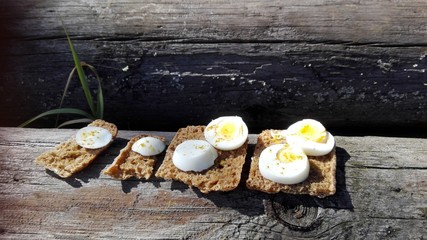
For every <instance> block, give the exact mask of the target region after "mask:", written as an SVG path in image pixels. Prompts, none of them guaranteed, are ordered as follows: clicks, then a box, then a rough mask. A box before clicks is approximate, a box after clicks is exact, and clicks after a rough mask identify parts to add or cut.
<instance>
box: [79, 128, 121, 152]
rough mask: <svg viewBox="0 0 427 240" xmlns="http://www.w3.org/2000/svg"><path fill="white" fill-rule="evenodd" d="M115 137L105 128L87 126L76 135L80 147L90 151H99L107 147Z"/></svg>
mask: <svg viewBox="0 0 427 240" xmlns="http://www.w3.org/2000/svg"><path fill="white" fill-rule="evenodd" d="M112 139H113V135H112V134H111V133H110V131H108V130H107V129H105V128H101V127H94V126H87V127H84V128H82V129H80V130H79V131H77V134H76V142H77V144H78V145H80V146H81V147H84V148H88V149H97V148H102V147H105V146H106V145H107V144H109V143H110V142H111V140H112Z"/></svg>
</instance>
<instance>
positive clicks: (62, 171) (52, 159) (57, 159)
mask: <svg viewBox="0 0 427 240" xmlns="http://www.w3.org/2000/svg"><path fill="white" fill-rule="evenodd" d="M89 126H95V127H102V128H105V129H107V130H108V131H109V132H110V133H111V134H112V136H113V139H112V140H111V142H110V143H109V144H108V145H107V146H105V147H103V148H98V149H86V148H83V147H80V146H79V145H78V144H77V142H76V140H75V137H74V136H73V137H71V138H70V139H68V140H67V141H65V142H63V143H60V144H59V145H57V146H56V147H55V149H53V150H49V151H47V152H44V153H42V154H41V155H40V156H39V157H37V158H36V163H37V164H39V165H42V166H44V167H45V168H47V169H49V170H51V171H53V172H55V173H56V174H58V175H59V176H60V177H62V178H67V177H70V176H72V175H73V174H74V173H76V172H78V171H81V170H82V169H84V168H85V167H87V166H88V165H89V164H90V163H91V162H92V161H93V160H95V158H96V157H97V156H98V155H99V154H100V153H101V152H103V151H104V150H105V149H107V148H108V147H109V145H110V144H111V143H112V142H113V140H114V138H115V137H116V136H117V133H118V129H117V127H116V125H114V124H112V123H108V122H106V121H104V120H100V119H98V120H95V121H93V122H92V123H90V124H89Z"/></svg>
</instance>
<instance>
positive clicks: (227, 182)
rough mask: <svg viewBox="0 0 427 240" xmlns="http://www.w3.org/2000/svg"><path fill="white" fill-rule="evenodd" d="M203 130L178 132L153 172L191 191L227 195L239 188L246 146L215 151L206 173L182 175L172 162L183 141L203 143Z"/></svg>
mask: <svg viewBox="0 0 427 240" xmlns="http://www.w3.org/2000/svg"><path fill="white" fill-rule="evenodd" d="M204 130H205V126H188V127H186V128H181V129H179V130H178V132H177V133H176V135H175V137H174V138H173V139H172V142H171V143H170V145H169V147H168V149H167V150H166V156H165V159H164V160H163V163H162V165H161V166H160V168H159V169H158V171H157V172H156V177H160V178H164V179H169V180H177V181H181V182H184V183H185V184H187V185H189V186H190V187H191V186H193V187H196V188H198V189H200V191H201V192H202V193H208V192H211V191H230V190H233V189H235V188H236V187H237V185H239V182H240V178H241V173H242V168H243V164H244V163H245V158H246V150H247V147H248V143H247V141H246V143H245V144H243V146H241V147H240V148H238V149H235V150H231V151H221V150H217V151H218V158H217V159H216V160H215V163H214V165H213V166H212V167H210V168H209V169H207V170H205V171H203V172H193V171H189V172H185V171H182V170H180V169H178V168H177V167H175V165H174V164H173V162H172V155H173V152H174V150H175V148H176V147H177V146H178V145H179V144H180V143H182V142H184V141H185V140H192V139H194V140H206V139H205V137H204V134H203V132H204Z"/></svg>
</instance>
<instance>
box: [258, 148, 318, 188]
mask: <svg viewBox="0 0 427 240" xmlns="http://www.w3.org/2000/svg"><path fill="white" fill-rule="evenodd" d="M259 171H260V173H261V175H262V176H263V177H264V178H266V179H269V180H271V181H273V182H277V183H281V184H296V183H300V182H303V181H304V180H305V179H307V177H308V174H309V172H310V164H309V162H308V158H307V155H306V154H305V153H304V152H303V150H302V149H301V148H299V147H297V146H291V145H288V144H275V145H272V146H269V147H267V148H266V149H264V150H263V151H262V152H261V154H260V157H259Z"/></svg>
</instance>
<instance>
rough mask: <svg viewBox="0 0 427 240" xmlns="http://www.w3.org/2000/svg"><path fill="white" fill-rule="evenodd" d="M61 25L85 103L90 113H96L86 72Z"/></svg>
mask: <svg viewBox="0 0 427 240" xmlns="http://www.w3.org/2000/svg"><path fill="white" fill-rule="evenodd" d="M62 27H63V28H64V32H65V35H66V36H67V40H68V45H69V46H70V50H71V54H72V55H73V59H74V63H75V65H76V69H77V74H78V76H79V79H80V83H81V85H82V88H83V91H84V93H85V96H86V100H87V103H88V104H89V108H90V110H91V112H92V114H93V115H96V109H95V104H94V102H93V98H92V94H91V93H90V89H89V83H88V81H87V78H86V74H85V73H84V71H83V67H82V63H81V62H80V59H79V56H77V53H76V50H75V49H74V46H73V43H72V42H71V39H70V37H69V36H68V32H67V30H66V29H65V27H64V25H62Z"/></svg>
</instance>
